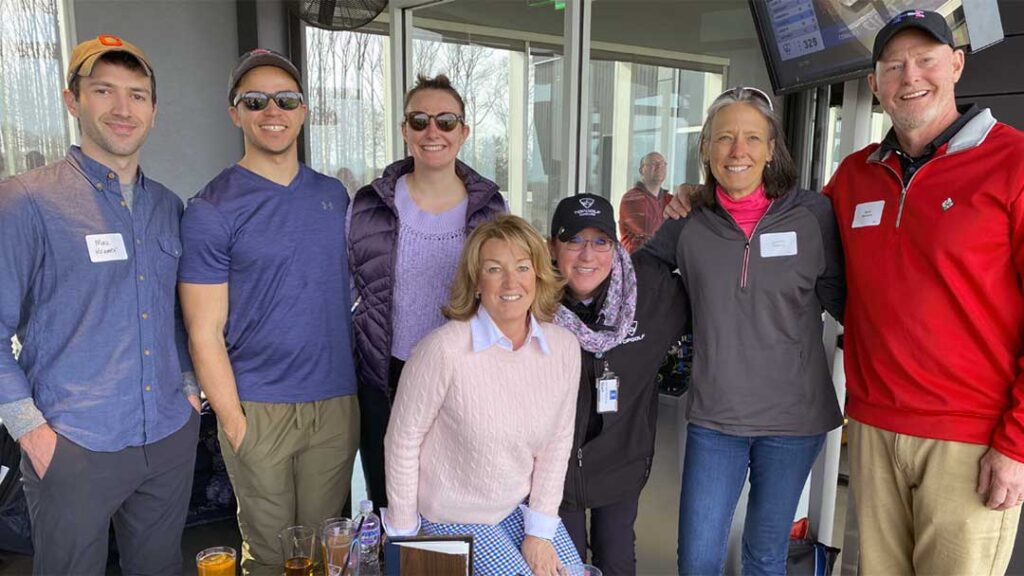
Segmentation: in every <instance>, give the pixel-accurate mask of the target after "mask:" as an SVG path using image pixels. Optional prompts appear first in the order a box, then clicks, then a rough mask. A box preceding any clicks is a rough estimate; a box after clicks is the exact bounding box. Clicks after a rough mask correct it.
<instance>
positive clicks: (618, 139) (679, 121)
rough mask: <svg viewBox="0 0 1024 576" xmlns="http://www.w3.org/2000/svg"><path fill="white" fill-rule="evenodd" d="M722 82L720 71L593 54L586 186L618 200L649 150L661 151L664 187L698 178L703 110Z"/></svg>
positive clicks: (718, 91) (631, 182)
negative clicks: (663, 165) (691, 68)
mask: <svg viewBox="0 0 1024 576" xmlns="http://www.w3.org/2000/svg"><path fill="white" fill-rule="evenodd" d="M599 56H604V57H608V56H609V55H608V54H600V55H599ZM624 56H625V55H621V56H620V57H624ZM721 86H722V74H720V73H713V72H703V71H696V70H687V69H684V68H672V67H667V66H658V65H651V64H642V63H637V62H630V61H628V60H621V59H618V60H597V59H594V60H593V61H592V63H591V66H590V158H589V164H588V171H589V173H588V177H587V191H588V192H592V193H595V194H599V195H601V196H604V197H606V198H609V199H611V200H612V202H613V204H614V205H616V206H617V205H618V204H619V200H620V199H621V197H622V195H623V194H624V193H625V192H626V190H627V189H629V188H630V187H632V186H633V185H634V183H636V181H637V179H638V177H639V173H640V160H641V159H642V158H643V157H644V156H645V155H647V154H648V153H650V152H659V153H660V154H661V155H662V156H664V157H665V160H666V162H667V170H666V177H665V183H664V184H663V186H665V187H666V188H668V187H671V183H673V182H674V183H681V182H698V181H700V163H699V160H698V157H697V156H698V154H697V152H698V150H697V139H698V137H699V135H700V129H701V124H702V123H703V119H704V110H705V108H706V107H707V106H708V104H710V101H711V100H713V99H714V97H715V96H717V95H718V94H719V93H720V92H721Z"/></svg>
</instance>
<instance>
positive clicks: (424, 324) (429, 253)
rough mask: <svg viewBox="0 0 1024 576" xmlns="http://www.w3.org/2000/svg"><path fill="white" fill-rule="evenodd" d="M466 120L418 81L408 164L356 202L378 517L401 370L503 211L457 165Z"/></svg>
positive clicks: (459, 106)
mask: <svg viewBox="0 0 1024 576" xmlns="http://www.w3.org/2000/svg"><path fill="white" fill-rule="evenodd" d="M465 114H466V107H465V104H464V103H463V101H462V96H460V95H459V93H458V91H457V90H455V88H453V87H452V85H451V83H450V82H449V81H448V78H447V77H445V76H444V75H440V76H437V77H436V78H426V77H423V76H420V77H419V79H418V80H417V83H416V86H414V87H413V89H412V90H410V91H409V93H408V94H406V95H405V117H404V120H403V121H402V137H403V138H404V139H405V143H406V146H408V149H409V157H407V158H405V159H403V160H399V161H398V162H395V163H394V164H391V165H390V166H388V167H387V168H386V169H385V170H384V174H383V175H382V176H381V177H380V178H377V179H376V180H374V181H373V182H372V183H371V184H369V185H368V186H364V187H363V188H361V189H360V190H359V191H358V192H357V193H356V196H355V199H354V200H353V201H352V208H351V217H350V225H349V255H350V263H351V267H352V277H353V280H354V284H355V292H356V297H357V299H358V300H357V302H358V304H357V307H356V310H355V315H354V318H353V324H354V327H355V339H356V342H355V344H356V370H357V374H358V376H359V405H360V408H361V410H362V415H363V419H362V428H361V430H360V432H361V434H360V454H361V458H362V464H363V473H364V474H365V475H366V484H367V490H368V492H369V495H370V498H371V499H372V500H373V502H374V505H375V506H376V507H378V508H379V507H381V506H385V505H386V504H387V495H386V493H385V492H386V491H385V480H384V433H385V431H386V430H387V425H388V418H389V417H390V414H391V402H392V400H393V399H394V396H395V389H396V387H397V386H398V381H399V378H400V377H401V374H402V367H403V366H404V365H405V361H406V360H408V359H409V356H410V355H411V354H412V349H413V347H414V346H415V345H416V343H417V342H419V341H420V339H421V338H423V337H424V336H426V335H427V333H428V332H430V331H431V330H433V329H434V328H437V327H438V326H440V325H441V324H442V323H443V322H444V317H443V316H442V315H441V309H442V308H443V307H444V305H445V302H446V301H447V297H448V288H449V286H450V285H451V282H452V278H453V277H454V275H455V267H456V265H457V263H458V260H459V254H460V253H461V252H462V245H463V243H464V242H465V240H466V236H467V235H468V234H469V233H470V232H471V231H472V230H473V229H474V228H476V227H477V226H479V225H480V224H481V223H483V222H486V221H487V220H490V219H491V218H493V217H494V216H495V215H497V214H501V213H503V212H505V211H506V206H505V200H504V199H503V198H502V196H501V192H500V191H499V190H498V185H497V184H495V183H494V182H492V181H490V180H488V179H487V178H484V177H483V176H481V175H479V174H477V173H476V172H474V171H473V169H472V168H470V167H469V166H467V165H465V164H463V163H462V162H460V161H459V160H458V159H457V157H458V154H459V149H460V148H461V147H462V144H463V143H464V142H465V141H466V137H468V136H469V126H467V125H466V119H465Z"/></svg>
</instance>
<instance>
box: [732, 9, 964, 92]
mask: <svg viewBox="0 0 1024 576" xmlns="http://www.w3.org/2000/svg"><path fill="white" fill-rule="evenodd" d="M750 9H751V11H752V12H753V15H754V22H755V25H756V27H757V33H758V37H759V38H760V41H761V49H762V50H763V51H764V55H765V62H766V63H767V65H768V72H769V75H770V76H771V80H772V88H773V89H774V90H775V93H776V94H785V93H788V92H796V91H800V90H806V89H808V88H814V87H816V86H820V85H823V84H832V83H835V82H841V81H843V80H849V79H851V78H858V77H861V76H866V75H867V74H868V72H870V71H871V47H872V46H873V44H874V41H875V34H877V33H878V30H879V29H881V28H882V26H883V25H884V24H885V23H886V22H888V21H889V19H890V18H892V17H893V16H895V15H897V14H899V13H900V12H902V11H904V10H911V9H923V10H934V11H936V12H939V13H940V14H942V15H943V16H945V17H946V21H947V22H948V23H949V25H950V28H951V29H952V30H953V38H954V39H955V41H956V44H957V46H965V45H967V43H968V37H967V26H966V25H965V18H964V12H963V7H962V3H961V0H750Z"/></svg>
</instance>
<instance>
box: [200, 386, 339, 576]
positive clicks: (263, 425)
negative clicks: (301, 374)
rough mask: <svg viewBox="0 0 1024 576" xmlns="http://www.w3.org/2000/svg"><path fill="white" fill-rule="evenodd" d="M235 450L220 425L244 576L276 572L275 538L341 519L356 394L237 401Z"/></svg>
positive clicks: (279, 566)
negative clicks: (242, 424) (239, 427)
mask: <svg viewBox="0 0 1024 576" xmlns="http://www.w3.org/2000/svg"><path fill="white" fill-rule="evenodd" d="M242 410H243V411H244V412H245V419H246V430H245V436H243V437H242V443H241V445H240V446H239V447H238V452H237V453H236V452H234V451H233V450H232V449H231V445H230V444H229V443H228V440H227V436H226V435H225V434H224V429H223V428H222V427H219V429H218V436H219V438H220V445H221V452H222V453H223V455H224V464H225V465H226V466H227V469H228V476H229V477H230V478H231V484H232V486H233V488H234V490H235V498H236V499H237V500H238V528H239V530H240V531H241V533H242V554H241V565H242V573H243V574H253V575H257V574H273V575H274V576H278V575H279V574H281V572H282V570H283V568H282V566H283V564H284V559H283V558H282V557H281V543H280V541H279V540H278V537H277V535H278V532H280V531H281V530H282V529H284V528H287V527H289V526H297V525H301V526H310V527H312V528H314V529H316V528H318V527H319V525H320V522H322V521H323V520H325V519H327V518H331V517H335V516H340V515H341V508H342V506H344V505H345V500H346V499H347V498H348V493H349V485H350V483H351V481H352V464H353V462H354V460H355V455H356V449H357V448H358V447H359V403H358V401H357V400H356V396H355V395H351V396H340V397H337V398H331V399H329V400H322V401H318V402H306V403H302V404H270V403H264V402H244V401H243V402H242Z"/></svg>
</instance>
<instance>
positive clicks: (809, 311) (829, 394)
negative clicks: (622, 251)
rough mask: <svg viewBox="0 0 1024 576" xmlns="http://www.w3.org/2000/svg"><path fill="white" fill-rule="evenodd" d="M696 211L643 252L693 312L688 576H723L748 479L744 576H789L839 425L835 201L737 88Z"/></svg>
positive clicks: (714, 136)
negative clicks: (796, 529)
mask: <svg viewBox="0 0 1024 576" xmlns="http://www.w3.org/2000/svg"><path fill="white" fill-rule="evenodd" d="M700 154H701V160H702V162H703V164H704V173H705V174H706V175H707V176H706V178H707V179H706V181H705V183H704V185H703V186H702V187H701V188H700V190H699V192H698V194H697V196H696V197H695V199H694V208H693V211H692V212H691V213H690V214H689V215H688V216H687V217H684V218H682V219H679V220H669V221H667V222H666V223H665V224H664V225H663V226H662V228H661V229H660V230H659V232H658V233H657V234H656V236H655V237H654V239H653V240H652V241H651V243H649V244H648V245H647V246H646V247H645V249H646V250H648V251H650V252H651V253H653V254H655V255H656V256H657V257H659V258H661V259H662V260H664V261H666V262H667V263H668V264H670V265H672V266H676V267H678V268H679V272H680V274H681V276H682V279H683V283H684V285H685V286H686V290H687V293H688V294H689V297H690V301H691V311H692V318H693V332H694V346H695V348H694V360H693V384H692V386H691V388H690V394H689V396H688V400H687V415H688V418H689V421H690V424H689V427H688V429H687V446H686V458H685V462H684V470H683V481H682V489H681V495H680V504H679V572H680V573H681V574H721V573H722V571H723V568H724V564H725V555H726V545H727V541H728V536H729V526H730V524H731V523H732V516H733V512H734V511H735V508H736V503H737V500H738V499H739V495H740V491H741V489H742V488H743V483H744V481H745V479H746V477H747V474H748V472H749V474H750V498H749V502H748V505H747V516H746V525H745V526H744V531H743V573H744V574H785V572H786V556H787V550H788V545H789V530H790V526H791V525H792V522H793V516H794V514H795V512H796V507H797V504H798V502H799V499H800V493H801V491H802V489H803V486H804V482H805V480H806V479H807V475H808V473H809V472H810V469H811V466H812V465H813V463H814V460H815V458H816V457H817V455H818V452H820V450H821V447H822V445H823V443H824V440H825V434H826V433H827V432H828V431H829V430H831V429H833V428H835V427H837V426H839V425H840V424H841V423H842V416H841V413H840V410H839V406H838V402H837V401H836V396H835V393H834V391H833V387H832V380H831V374H830V371H829V367H828V361H827V359H826V358H825V350H824V346H823V345H822V318H821V312H822V309H825V310H827V311H828V312H829V313H830V314H832V315H833V316H834V317H836V318H838V319H841V317H842V307H843V302H844V300H845V283H844V279H843V266H842V250H841V246H840V243H839V235H838V231H837V229H836V223H835V218H834V216H833V214H832V208H831V205H830V204H829V202H828V200H827V199H825V198H824V197H823V196H821V195H820V194H817V193H814V192H810V191H806V190H799V189H797V188H796V185H795V184H796V167H795V165H794V163H793V160H792V158H791V157H790V155H789V152H788V151H787V149H786V144H785V142H784V141H783V132H782V127H781V124H780V122H779V120H778V119H777V118H776V116H775V113H774V110H773V107H772V103H771V100H770V99H769V98H768V96H767V95H766V94H764V93H763V92H761V91H760V90H757V89H752V88H734V89H731V90H728V91H726V92H724V93H723V94H722V95H721V96H719V97H718V98H717V99H716V100H715V101H714V102H713V103H712V104H711V107H710V108H709V110H708V115H707V121H706V122H705V124H704V127H703V130H702V132H701V139H700Z"/></svg>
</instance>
